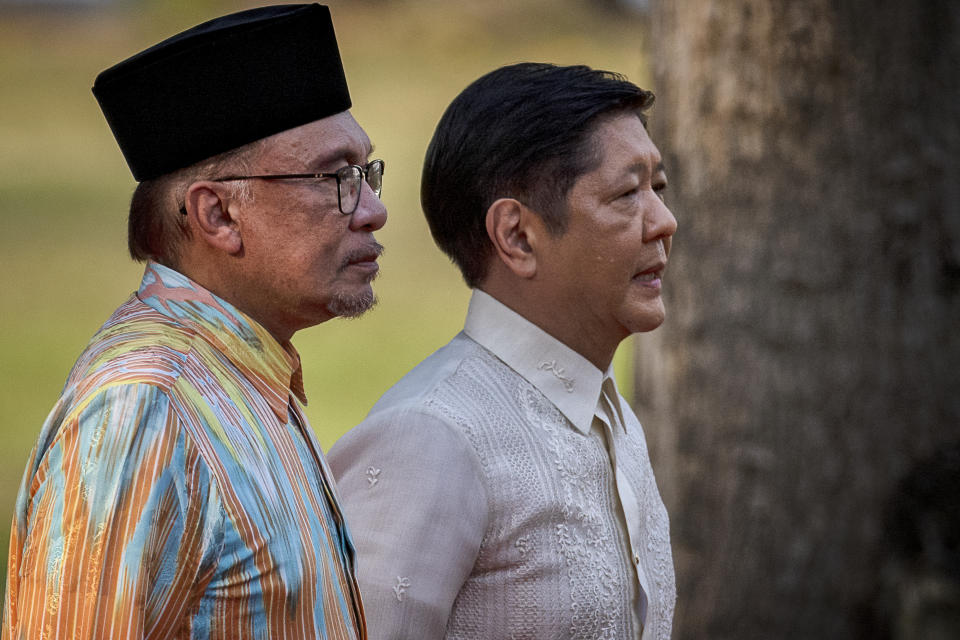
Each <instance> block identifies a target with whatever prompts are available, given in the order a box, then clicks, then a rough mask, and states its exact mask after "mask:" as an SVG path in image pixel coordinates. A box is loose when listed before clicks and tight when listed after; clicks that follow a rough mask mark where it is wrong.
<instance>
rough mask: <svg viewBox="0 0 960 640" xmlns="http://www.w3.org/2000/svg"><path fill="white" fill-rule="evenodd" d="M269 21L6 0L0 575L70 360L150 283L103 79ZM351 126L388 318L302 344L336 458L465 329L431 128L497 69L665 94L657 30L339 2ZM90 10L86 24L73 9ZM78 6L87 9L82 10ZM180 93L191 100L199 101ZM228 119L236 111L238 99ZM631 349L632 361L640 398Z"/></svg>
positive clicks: (609, 16) (578, 4)
mask: <svg viewBox="0 0 960 640" xmlns="http://www.w3.org/2000/svg"><path fill="white" fill-rule="evenodd" d="M262 4H269V3H263V2H261V3H257V2H226V1H210V0H208V1H187V0H176V1H170V2H160V1H153V2H143V1H141V2H133V1H131V0H127V1H122V0H119V1H117V2H105V1H100V2H97V1H96V0H88V1H87V2H82V1H80V0H75V2H73V3H70V2H66V3H63V2H61V3H41V2H11V0H0V287H2V289H0V409H2V410H0V438H2V440H3V447H2V449H0V556H2V559H0V570H2V571H3V574H2V575H4V576H5V575H6V557H7V553H6V549H7V544H8V536H9V523H10V515H11V510H12V507H13V503H14V500H15V497H16V492H17V489H18V487H19V483H20V479H21V476H22V473H23V469H24V465H25V463H26V461H27V457H28V455H29V452H30V449H31V448H32V447H33V444H34V440H35V438H36V436H37V434H38V432H39V429H40V426H41V424H42V423H43V420H44V418H45V416H46V414H47V412H48V411H49V410H50V408H51V407H52V405H53V403H54V402H55V401H56V398H57V395H58V393H59V391H60V388H61V386H62V384H63V380H64V378H65V377H66V375H67V373H68V371H69V369H70V367H71V365H72V363H73V361H74V359H75V358H76V357H77V356H78V355H79V353H80V351H81V350H82V349H83V347H84V345H85V344H86V342H87V340H88V339H89V337H90V336H91V334H93V333H94V331H96V329H97V327H99V326H100V324H101V323H102V322H103V321H104V320H106V318H107V317H108V316H109V315H110V313H111V312H112V311H113V309H114V308H115V307H116V306H118V305H119V304H120V303H121V302H122V301H123V300H124V299H125V298H126V297H127V296H128V295H129V294H130V293H131V292H132V291H133V290H135V289H136V287H137V285H138V284H139V279H140V275H141V272H142V267H141V266H140V265H138V264H136V263H134V262H132V261H131V260H130V259H129V258H128V257H127V255H126V237H125V234H126V227H125V219H126V208H127V204H128V201H129V197H130V194H131V192H132V190H133V187H134V182H133V179H132V178H131V176H130V174H129V171H128V170H127V168H126V165H125V164H124V161H123V158H122V156H121V154H120V152H119V150H118V148H117V146H116V144H115V142H114V140H113V138H112V136H111V134H110V132H109V129H108V128H107V125H106V122H105V121H104V120H103V117H102V116H101V114H100V112H99V109H98V107H97V104H96V102H95V100H94V98H93V96H92V94H91V93H90V86H91V85H92V83H93V79H94V77H95V76H96V74H97V73H98V72H99V71H101V70H102V69H104V68H106V67H108V66H110V65H112V64H114V63H115V62H117V61H119V60H121V59H123V58H125V57H127V56H128V55H131V54H133V53H135V52H137V51H139V50H141V49H143V48H145V47H147V46H150V45H152V44H154V43H155V42H157V41H159V40H161V39H163V38H165V37H167V36H169V35H172V34H174V33H176V32H178V31H181V30H183V29H186V28H188V27H191V26H193V25H194V24H197V23H199V22H201V21H203V20H207V19H209V18H212V17H215V16H217V15H221V14H223V13H228V12H230V11H234V10H239V9H242V8H248V7H252V6H258V5H262ZM328 4H329V5H330V7H331V11H332V13H333V18H334V24H335V28H336V31H337V37H338V40H339V43H340V49H341V54H342V57H343V61H344V65H345V67H346V73H347V79H348V82H349V85H350V90H351V94H352V96H353V102H354V108H353V113H354V115H355V116H356V117H357V119H358V120H359V122H360V123H361V125H363V127H364V128H365V129H366V130H367V132H368V133H369V134H370V136H371V138H372V139H373V140H374V142H375V144H376V146H377V155H378V156H380V157H382V158H384V159H385V160H386V161H387V173H386V178H385V185H384V193H383V200H384V202H385V203H386V205H387V208H388V210H389V215H390V217H389V221H388V223H387V226H386V227H385V229H383V230H382V231H381V232H380V233H379V234H378V239H380V241H381V242H382V243H384V244H385V245H386V247H387V252H386V254H385V256H384V258H383V259H382V261H381V265H382V271H381V277H380V278H379V279H378V281H377V283H376V285H375V287H376V291H377V293H378V295H379V297H380V304H379V306H378V307H377V308H376V309H375V310H374V311H372V312H371V313H369V314H367V316H365V317H363V318H362V319H358V320H349V321H339V320H338V321H333V322H329V323H326V324H323V325H321V326H319V327H315V328H312V329H310V330H307V331H304V332H301V333H299V334H297V336H295V337H294V343H295V344H296V346H297V348H298V349H299V351H300V354H301V356H302V359H303V365H304V380H305V384H306V390H307V396H308V398H309V405H308V407H307V413H308V416H309V418H310V420H311V422H312V424H313V427H314V429H315V430H316V432H317V434H318V435H319V438H320V441H321V442H322V444H323V446H324V448H325V449H326V448H329V446H330V445H331V444H332V443H333V442H334V441H335V440H336V439H337V437H339V436H340V435H341V434H342V433H343V432H344V431H346V430H347V429H349V428H350V427H351V426H353V425H354V424H356V423H357V422H359V421H360V420H361V419H362V418H363V416H364V415H365V414H366V411H367V410H368V409H369V408H370V406H371V405H372V404H373V403H374V402H375V401H376V399H377V398H378V397H379V396H380V394H382V393H383V392H384V391H385V390H386V389H387V388H388V387H389V386H390V385H391V384H392V383H393V382H395V381H396V380H397V379H398V378H399V377H400V376H402V375H403V373H404V372H406V371H407V370H408V369H410V368H411V367H412V366H413V365H414V364H416V363H417V362H418V361H420V360H421V359H423V358H424V357H425V356H426V355H428V354H429V353H431V352H432V351H433V350H435V349H436V348H438V347H439V346H441V345H443V344H444V343H445V342H446V341H447V340H449V338H450V337H451V336H452V335H453V334H455V333H456V332H457V331H459V329H460V328H461V326H462V322H463V315H464V312H465V310H466V304H467V300H468V298H469V292H468V290H467V289H466V287H465V286H464V285H463V283H462V281H461V280H460V276H459V273H458V272H457V271H456V269H455V268H454V267H453V266H452V265H450V263H449V262H448V261H447V259H446V258H445V257H444V256H443V255H442V254H441V253H440V252H439V251H438V250H437V249H436V248H435V247H434V245H433V242H432V240H431V238H430V235H429V231H428V229H427V226H426V223H425V222H424V220H423V217H422V214H421V212H420V207H419V199H418V193H419V176H420V169H421V163H422V159H423V154H424V151H425V149H426V145H427V143H428V141H429V138H430V135H431V134H432V131H433V127H434V126H435V124H436V122H437V120H438V119H439V117H440V115H441V113H442V112H443V110H444V108H445V107H446V105H447V104H448V103H449V102H450V100H451V99H452V98H453V97H454V96H455V95H456V94H457V93H458V92H459V91H460V90H461V89H462V88H463V87H464V86H465V85H466V84H468V83H469V82H470V81H472V80H473V79H475V78H476V77H478V76H479V75H481V74H483V73H485V72H486V71H489V70H491V69H493V68H495V67H497V66H500V65H503V64H509V63H512V62H518V61H522V60H536V61H548V62H556V63H561V64H575V63H576V64H579V63H584V64H588V65H591V66H594V67H598V68H605V69H610V70H614V71H619V72H621V73H623V74H625V75H626V76H627V77H628V78H630V79H631V80H633V81H634V82H636V83H638V84H640V85H641V86H646V87H649V80H648V78H649V75H648V73H647V69H646V68H645V66H644V61H643V55H642V51H643V46H644V33H645V23H644V19H643V17H642V16H640V15H637V14H636V13H630V12H625V11H622V10H621V11H617V10H615V9H613V8H612V5H613V4H615V3H610V2H593V1H589V0H529V1H526V2H524V1H514V2H496V1H492V0H491V1H486V2H485V1H482V0H476V1H474V2H469V1H466V0H461V1H448V2H441V1H439V0H406V1H403V0H394V1H390V0H377V1H374V0H369V1H360V0H353V1H332V2H329V3H328ZM70 5H75V6H70ZM79 5H84V6H83V7H82V8H81V7H80V6H79ZM189 83H190V79H189V78H184V91H189V90H190V84H189ZM223 99H224V100H229V99H230V96H229V95H227V96H224V97H223ZM630 346H631V345H630V344H629V342H628V343H624V345H623V346H622V347H621V349H620V352H619V353H618V358H617V367H618V375H619V376H620V382H621V387H622V390H623V391H624V392H625V393H629V389H630V382H631V380H630V378H631V376H630V371H629V366H628V365H629V361H630V358H629V350H630Z"/></svg>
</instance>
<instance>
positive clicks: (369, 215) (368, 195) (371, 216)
mask: <svg viewBox="0 0 960 640" xmlns="http://www.w3.org/2000/svg"><path fill="white" fill-rule="evenodd" d="M385 224H387V208H386V207H385V206H384V205H383V202H382V201H381V200H380V198H379V197H378V196H377V194H376V193H374V191H373V189H372V188H371V187H370V185H368V184H367V182H366V181H364V182H363V184H362V185H361V187H360V203H359V204H358V205H357V210H356V211H354V212H353V215H351V216H350V228H351V229H353V230H354V231H360V230H361V229H365V230H367V231H376V230H378V229H381V228H383V225H385Z"/></svg>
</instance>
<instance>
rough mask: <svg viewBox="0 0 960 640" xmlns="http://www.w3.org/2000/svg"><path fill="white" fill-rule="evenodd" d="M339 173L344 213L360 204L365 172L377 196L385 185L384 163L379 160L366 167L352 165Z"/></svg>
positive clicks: (368, 182)
mask: <svg viewBox="0 0 960 640" xmlns="http://www.w3.org/2000/svg"><path fill="white" fill-rule="evenodd" d="M337 173H338V174H339V177H340V179H339V183H340V205H341V206H340V208H341V210H342V211H343V212H344V213H346V214H349V213H353V212H354V211H356V209H357V206H358V205H359V204H360V191H361V180H363V177H364V174H366V179H367V184H369V185H370V188H371V189H372V190H373V192H374V193H375V194H377V197H378V198H379V197H380V190H381V188H382V187H383V163H382V162H380V161H379V160H374V161H373V162H371V163H370V164H368V165H367V166H366V168H365V169H361V168H360V167H358V166H356V165H350V166H346V167H344V168H342V169H340V171H338V172H337Z"/></svg>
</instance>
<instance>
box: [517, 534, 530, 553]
mask: <svg viewBox="0 0 960 640" xmlns="http://www.w3.org/2000/svg"><path fill="white" fill-rule="evenodd" d="M529 545H530V536H520V537H519V538H517V541H516V542H514V543H513V546H515V547H516V548H517V551H519V552H520V555H521V556H525V555H527V552H528V551H530V546H529Z"/></svg>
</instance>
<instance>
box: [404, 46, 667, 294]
mask: <svg viewBox="0 0 960 640" xmlns="http://www.w3.org/2000/svg"><path fill="white" fill-rule="evenodd" d="M652 103H653V94H652V93H651V92H649V91H645V90H643V89H641V88H639V87H637V86H636V85H634V84H633V83H631V82H629V81H627V80H626V79H625V78H624V77H623V76H621V75H619V74H615V73H611V72H609V71H599V70H595V69H591V68H590V67H586V66H557V65H552V64H542V63H531V62H525V63H520V64H514V65H510V66H506V67H501V68H499V69H497V70H495V71H492V72H490V73H488V74H486V75H485V76H483V77H481V78H479V79H478V80H476V81H475V82H473V83H472V84H470V85H469V86H468V87H467V88H466V89H464V90H463V91H462V92H461V93H460V95H458V96H457V97H456V98H455V99H454V101H453V102H452V103H451V104H450V106H449V107H447V110H446V112H445V113H444V114H443V117H442V118H441V119H440V122H439V123H438V124H437V129H436V131H435V132H434V134H433V139H432V140H431V141H430V146H429V147H428V148H427V154H426V158H425V160H424V166H423V176H422V179H421V183H420V203H421V205H422V206H423V211H424V214H425V215H426V218H427V222H428V224H429V225H430V232H431V233H432V234H433V239H434V240H435V241H436V243H437V245H438V246H439V247H440V249H441V250H442V251H443V252H444V253H446V254H447V255H448V256H449V257H450V259H451V260H453V262H454V263H455V264H456V265H457V266H458V267H459V268H460V271H461V272H462V273H463V279H464V280H465V281H466V283H467V285H468V286H470V287H475V286H477V285H479V284H480V283H481V282H482V281H483V279H484V278H485V277H486V273H487V268H488V265H489V260H490V257H491V256H492V252H493V245H492V244H491V242H490V240H489V238H488V237H487V231H486V213H487V209H488V208H489V207H490V205H491V204H493V202H495V201H496V200H497V199H498V198H503V197H513V198H516V199H518V200H520V201H521V202H523V203H524V204H526V205H527V206H529V207H531V208H532V209H534V210H535V211H537V213H538V214H540V216H541V217H542V219H543V221H544V224H545V225H546V227H547V229H548V230H549V231H550V232H551V233H554V234H556V235H560V234H562V233H563V232H564V231H565V229H566V224H567V209H566V205H565V202H566V196H567V193H568V192H569V190H570V188H571V187H572V186H573V184H574V182H576V180H577V178H578V177H580V176H581V175H583V174H584V173H587V172H589V171H590V170H592V169H593V168H595V167H596V166H597V164H598V163H599V162H600V158H599V150H598V149H595V148H593V146H592V145H591V134H592V132H593V130H594V129H595V127H596V126H597V125H598V124H599V123H600V122H601V121H602V120H603V119H604V118H605V117H607V116H610V115H614V114H617V113H621V112H625V111H626V112H635V113H636V114H637V115H638V116H639V117H640V119H641V120H642V121H644V124H646V117H645V115H644V110H645V109H647V108H648V107H649V106H650V105H651V104H652Z"/></svg>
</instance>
